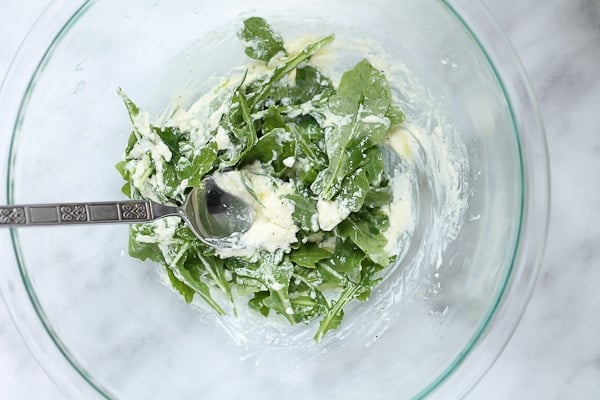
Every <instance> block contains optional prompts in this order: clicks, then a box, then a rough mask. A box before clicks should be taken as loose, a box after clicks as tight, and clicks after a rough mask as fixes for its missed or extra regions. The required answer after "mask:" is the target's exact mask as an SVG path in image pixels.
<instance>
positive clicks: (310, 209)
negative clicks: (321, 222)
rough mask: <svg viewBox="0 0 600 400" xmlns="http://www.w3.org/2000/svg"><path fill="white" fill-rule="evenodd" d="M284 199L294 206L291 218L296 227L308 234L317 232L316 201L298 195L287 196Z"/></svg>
mask: <svg viewBox="0 0 600 400" xmlns="http://www.w3.org/2000/svg"><path fill="white" fill-rule="evenodd" d="M285 198H286V199H288V200H290V201H291V202H292V203H293V204H294V212H293V213H292V218H293V219H294V223H295V224H296V225H298V226H299V227H300V228H301V229H303V230H305V231H309V232H310V231H313V232H314V231H316V230H318V223H317V219H316V218H317V201H316V200H314V199H311V198H310V197H305V196H302V195H300V194H289V195H287V196H285Z"/></svg>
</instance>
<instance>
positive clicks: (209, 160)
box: [178, 142, 219, 187]
mask: <svg viewBox="0 0 600 400" xmlns="http://www.w3.org/2000/svg"><path fill="white" fill-rule="evenodd" d="M218 152H219V150H218V148H217V145H216V143H215V142H209V143H208V144H207V145H206V146H205V147H202V148H201V149H200V152H199V154H197V155H196V156H194V158H193V159H192V161H191V162H189V161H187V160H188V159H187V158H184V160H185V161H183V160H181V161H180V162H179V165H184V168H181V170H180V171H179V172H178V179H180V180H184V179H188V183H187V184H188V186H189V187H199V186H200V183H201V182H202V179H204V176H205V175H206V174H207V173H209V172H210V171H211V170H212V169H213V168H214V167H215V165H216V164H217V154H218Z"/></svg>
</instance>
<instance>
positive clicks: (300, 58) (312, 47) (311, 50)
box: [250, 35, 334, 110]
mask: <svg viewBox="0 0 600 400" xmlns="http://www.w3.org/2000/svg"><path fill="white" fill-rule="evenodd" d="M333 39H334V36H333V35H330V36H327V37H325V38H323V39H321V40H319V41H317V42H315V43H311V44H309V45H308V46H306V47H305V48H304V49H303V50H302V51H301V52H300V53H298V54H297V55H296V56H294V57H292V58H290V59H289V60H288V61H287V62H286V63H285V64H283V65H282V66H279V67H277V68H276V69H275V71H273V73H272V74H271V76H270V77H269V79H268V80H267V81H266V82H265V83H264V84H263V85H262V87H261V89H260V90H259V91H257V92H258V93H257V95H256V96H255V97H254V98H253V100H252V103H251V107H250V108H251V109H253V110H254V109H255V107H256V105H257V104H258V103H259V102H261V101H262V100H264V99H265V97H266V96H267V94H268V93H269V91H270V90H271V88H272V87H273V84H274V83H275V82H278V81H279V80H280V79H282V78H283V77H284V76H286V75H287V74H289V73H290V72H292V71H293V70H294V69H295V68H296V67H297V66H298V65H300V64H301V63H303V62H304V61H306V60H308V59H309V58H311V57H312V56H313V55H314V54H315V53H317V52H318V51H319V50H321V49H322V48H323V47H324V46H326V45H327V44H329V43H331V42H332V41H333Z"/></svg>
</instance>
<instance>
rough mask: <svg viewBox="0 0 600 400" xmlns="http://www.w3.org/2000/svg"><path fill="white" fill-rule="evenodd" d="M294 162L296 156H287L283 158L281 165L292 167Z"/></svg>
mask: <svg viewBox="0 0 600 400" xmlns="http://www.w3.org/2000/svg"><path fill="white" fill-rule="evenodd" d="M295 163H296V157H287V158H286V159H284V160H283V165H285V166H286V167H288V168H292V167H293V166H294V164H295Z"/></svg>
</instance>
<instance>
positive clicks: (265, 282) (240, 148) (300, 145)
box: [116, 17, 405, 341]
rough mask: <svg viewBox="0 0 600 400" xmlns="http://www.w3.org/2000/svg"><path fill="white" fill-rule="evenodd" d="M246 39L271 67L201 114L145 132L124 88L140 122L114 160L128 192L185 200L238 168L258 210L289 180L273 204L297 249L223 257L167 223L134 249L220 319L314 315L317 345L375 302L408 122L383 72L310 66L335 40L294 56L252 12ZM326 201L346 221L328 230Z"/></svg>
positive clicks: (145, 118) (386, 260)
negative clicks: (394, 146) (241, 311)
mask: <svg viewBox="0 0 600 400" xmlns="http://www.w3.org/2000/svg"><path fill="white" fill-rule="evenodd" d="M239 37H240V39H242V40H243V41H244V43H245V45H246V47H245V53H246V55H247V56H248V57H250V58H252V59H254V60H257V61H258V62H259V63H264V64H265V65H264V66H263V68H258V69H256V68H254V70H265V71H266V72H264V73H258V74H257V73H253V72H251V71H253V67H252V66H251V67H248V68H245V70H246V73H244V76H243V78H242V79H241V81H240V82H239V83H236V84H235V85H234V84H232V83H231V82H225V83H223V84H222V85H220V86H219V87H217V88H215V90H214V92H212V97H204V98H203V99H202V101H201V102H199V103H200V105H201V106H202V107H205V108H204V109H202V110H200V111H199V109H198V107H199V106H191V107H190V108H189V109H178V110H176V112H175V113H173V114H172V115H171V116H170V117H167V118H166V119H164V120H160V121H158V122H154V123H150V116H149V115H148V114H147V113H145V112H144V111H142V110H141V108H140V107H139V106H138V105H136V104H135V103H134V102H133V101H132V100H131V99H130V98H129V97H128V96H127V95H126V94H125V93H124V92H123V91H122V90H121V89H119V90H118V93H119V95H120V96H121V98H122V99H123V103H124V105H125V108H126V110H127V113H128V115H129V119H130V120H131V123H132V125H133V130H132V131H131V133H130V134H129V137H128V141H127V144H126V147H125V158H124V160H123V161H121V162H119V163H118V164H117V165H116V169H117V171H118V172H119V174H120V175H121V177H122V178H123V179H124V181H125V184H124V186H123V187H122V191H123V193H124V194H125V195H126V196H128V197H130V198H148V199H151V200H153V201H159V202H164V203H169V204H173V205H181V204H182V203H183V202H184V201H185V196H186V194H187V193H189V192H190V191H191V190H192V188H196V187H199V186H200V185H201V184H202V182H203V180H204V179H205V177H206V176H207V175H210V174H216V173H219V174H225V173H228V172H232V171H239V179H240V186H242V188H241V189H242V190H245V191H247V193H248V195H249V196H250V197H249V198H250V199H254V200H255V204H256V208H257V209H260V210H264V209H266V208H267V207H269V206H271V205H270V204H269V203H268V202H267V201H266V200H264V198H265V197H264V196H265V195H266V194H265V191H269V190H271V189H272V190H273V191H274V190H275V188H277V187H283V185H286V186H285V187H286V191H285V192H284V194H282V195H281V196H280V197H279V198H278V201H281V204H279V203H276V204H277V205H278V206H279V205H281V206H282V207H283V208H282V209H283V210H289V211H286V212H289V214H288V215H287V216H282V219H286V218H287V221H293V227H294V229H297V232H296V234H295V240H293V241H292V242H291V243H289V247H286V248H277V249H276V250H274V251H267V250H266V249H265V248H262V247H256V248H253V249H252V251H251V252H250V253H251V254H247V253H244V252H241V253H239V254H237V253H236V252H235V251H234V252H232V253H231V254H228V253H227V252H221V251H217V250H215V249H214V248H211V247H209V246H208V245H207V244H205V243H203V242H202V241H200V240H199V239H198V238H196V236H194V234H193V232H192V231H191V230H190V229H189V228H188V227H187V226H186V225H185V224H184V223H183V221H179V222H173V221H174V220H169V222H165V221H167V220H163V221H162V222H161V221H159V222H152V223H147V224H140V225H132V226H131V229H130V235H129V247H128V250H129V254H130V255H131V256H132V257H134V258H137V259H139V260H142V261H145V260H150V261H153V262H156V263H160V264H162V265H163V266H164V267H165V268H166V272H167V276H168V278H169V282H170V283H171V285H172V286H173V288H174V289H175V290H176V291H177V292H178V293H180V294H181V296H183V298H184V300H185V301H186V302H188V303H190V302H192V301H193V299H194V298H200V299H202V300H203V301H205V302H206V303H207V304H208V305H210V306H211V307H212V308H213V309H214V310H215V312H217V313H218V314H220V315H223V314H225V312H226V311H225V310H229V309H231V310H233V313H237V310H236V309H235V304H236V301H235V300H236V299H235V297H236V296H242V297H245V298H246V299H247V306H248V307H249V308H250V309H252V310H255V311H256V312H257V313H260V314H261V315H264V316H270V318H279V319H283V320H284V321H285V320H287V321H288V322H289V323H291V324H295V323H299V322H304V323H308V322H310V321H313V320H316V319H320V323H319V327H318V329H317V332H316V335H315V340H317V341H320V340H321V339H322V338H323V337H324V335H325V334H326V333H327V332H329V331H331V330H332V329H336V328H338V327H339V326H340V324H341V323H342V320H343V317H344V309H345V307H346V306H347V305H348V303H350V302H351V301H353V300H360V301H366V300H367V299H368V297H369V296H370V293H371V291H372V290H373V288H374V287H375V286H376V285H377V283H378V282H379V281H380V279H381V278H380V276H379V273H380V271H381V270H383V269H384V268H386V267H387V266H388V265H390V263H391V262H392V261H393V260H394V257H393V255H391V254H388V252H387V251H386V247H387V239H386V236H385V232H386V230H387V229H388V227H389V219H388V216H387V214H386V213H385V212H384V211H383V210H385V207H386V206H387V205H389V204H390V202H391V201H392V200H393V198H392V190H391V188H390V177H389V176H388V174H387V172H386V170H385V164H384V161H383V160H384V157H383V155H382V151H381V147H380V146H381V141H382V138H383V137H384V135H386V134H387V133H388V132H390V129H391V128H393V127H394V126H396V125H399V124H401V123H402V122H403V121H404V119H405V116H404V114H403V113H402V111H401V110H400V108H399V107H398V106H397V105H395V104H393V102H392V99H391V94H390V88H389V84H388V82H387V80H386V78H385V76H384V75H383V73H382V72H381V71H379V70H377V69H375V68H374V67H373V66H372V65H371V64H370V63H369V62H368V61H367V60H363V61H361V62H359V63H358V64H356V65H355V66H354V67H353V68H351V69H349V70H348V71H346V72H345V73H344V74H343V75H342V78H341V81H340V83H339V85H338V86H337V87H336V85H334V83H333V82H332V80H331V79H330V78H329V77H327V76H326V75H325V74H324V72H323V71H322V70H321V69H319V68H318V67H317V66H316V65H314V63H313V62H312V57H313V56H314V55H315V54H317V53H318V52H320V51H322V49H323V48H324V47H325V46H327V45H328V44H329V43H331V42H332V41H333V40H334V36H333V35H330V36H326V37H324V38H322V39H320V40H318V41H316V42H314V43H311V44H309V45H308V46H306V47H305V48H304V49H302V50H301V51H300V52H299V53H297V54H289V53H288V52H287V51H286V49H285V45H284V41H283V38H282V37H281V36H280V35H279V34H277V33H276V32H274V31H273V29H272V28H271V27H270V26H269V24H268V23H267V22H266V21H265V20H264V19H263V18H260V17H251V18H248V19H246V20H245V21H244V24H243V27H242V29H241V31H240V32H239ZM181 121H183V122H181ZM265 177H267V178H268V179H265ZM258 181H260V182H262V183H261V185H262V186H260V188H259V189H260V190H258V189H257V187H256V182H258ZM265 182H267V183H265ZM323 205H325V207H330V205H331V206H332V207H338V209H332V208H327V209H329V210H331V211H332V212H333V214H335V215H337V214H339V215H342V216H346V215H348V216H347V218H344V219H343V220H341V222H340V221H339V220H335V224H337V225H333V224H331V222H330V218H329V217H331V216H330V215H325V214H326V213H325V214H323V213H324V211H323V209H324V208H322V207H323ZM286 207H287V208H286ZM319 211H321V213H322V214H319ZM335 215H334V216H333V217H334V219H335ZM278 216H279V215H278ZM284 217H285V218H284ZM173 218H176V217H173ZM339 219H341V217H339ZM175 221H177V220H175ZM273 222H274V223H275V224H279V223H281V224H283V222H281V221H279V220H277V221H273ZM287 223H288V224H290V223H291V222H287ZM321 224H322V225H323V226H321ZM330 224H331V225H330ZM332 226H335V227H334V228H332ZM324 227H325V228H326V229H327V231H325V228H324ZM217 293H221V296H216V294H217ZM225 301H228V303H229V304H228V307H225V304H220V303H221V302H225ZM238 304H239V303H238Z"/></svg>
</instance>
